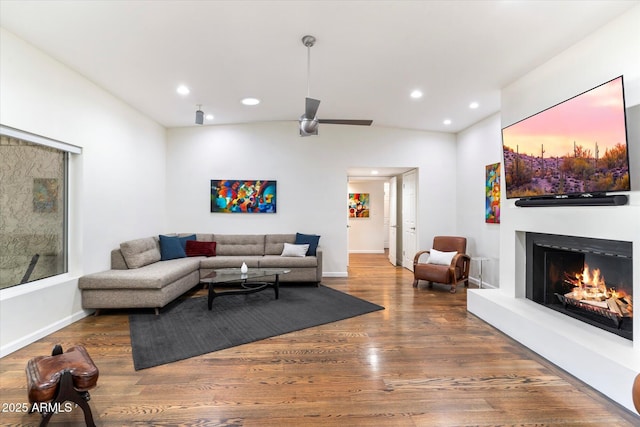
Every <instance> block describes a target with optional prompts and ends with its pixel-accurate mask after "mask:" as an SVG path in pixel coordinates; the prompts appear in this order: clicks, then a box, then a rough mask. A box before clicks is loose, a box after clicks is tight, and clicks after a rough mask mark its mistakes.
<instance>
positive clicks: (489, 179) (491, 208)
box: [484, 163, 500, 224]
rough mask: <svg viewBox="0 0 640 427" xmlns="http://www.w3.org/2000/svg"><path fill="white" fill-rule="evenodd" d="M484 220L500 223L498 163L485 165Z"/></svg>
mask: <svg viewBox="0 0 640 427" xmlns="http://www.w3.org/2000/svg"><path fill="white" fill-rule="evenodd" d="M484 191H485V200H486V202H485V209H484V222H488V223H492V224H500V163H494V164H492V165H487V166H486V178H485V184H484Z"/></svg>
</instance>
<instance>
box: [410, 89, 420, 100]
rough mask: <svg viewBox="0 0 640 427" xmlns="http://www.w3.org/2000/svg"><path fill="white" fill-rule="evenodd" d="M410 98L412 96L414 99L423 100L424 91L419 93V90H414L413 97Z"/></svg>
mask: <svg viewBox="0 0 640 427" xmlns="http://www.w3.org/2000/svg"><path fill="white" fill-rule="evenodd" d="M410 96H411V97H412V98H413V99H419V98H422V91H419V90H417V89H416V90H414V91H413V92H411V95H410Z"/></svg>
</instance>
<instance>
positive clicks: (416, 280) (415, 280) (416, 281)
mask: <svg viewBox="0 0 640 427" xmlns="http://www.w3.org/2000/svg"><path fill="white" fill-rule="evenodd" d="M413 287H414V288H417V287H418V279H413Z"/></svg>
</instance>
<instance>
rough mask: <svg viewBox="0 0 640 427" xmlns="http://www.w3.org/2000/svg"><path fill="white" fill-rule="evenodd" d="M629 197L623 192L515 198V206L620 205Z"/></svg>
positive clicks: (625, 202) (624, 203)
mask: <svg viewBox="0 0 640 427" xmlns="http://www.w3.org/2000/svg"><path fill="white" fill-rule="evenodd" d="M628 200H629V198H628V197H627V196H626V195H624V194H616V195H613V196H572V197H554V198H535V197H533V198H530V199H518V200H516V206H521V207H537V206H621V205H626V204H627V202H628Z"/></svg>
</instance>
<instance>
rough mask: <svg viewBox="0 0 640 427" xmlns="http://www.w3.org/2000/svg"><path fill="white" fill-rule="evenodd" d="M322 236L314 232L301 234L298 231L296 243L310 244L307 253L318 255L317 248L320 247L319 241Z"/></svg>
mask: <svg viewBox="0 0 640 427" xmlns="http://www.w3.org/2000/svg"><path fill="white" fill-rule="evenodd" d="M319 241H320V236H316V235H314V234H301V233H296V245H309V250H308V251H307V255H310V256H316V249H318V242H319Z"/></svg>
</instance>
